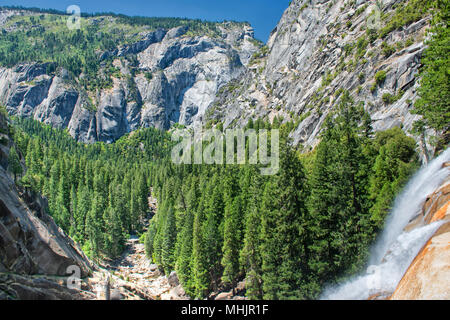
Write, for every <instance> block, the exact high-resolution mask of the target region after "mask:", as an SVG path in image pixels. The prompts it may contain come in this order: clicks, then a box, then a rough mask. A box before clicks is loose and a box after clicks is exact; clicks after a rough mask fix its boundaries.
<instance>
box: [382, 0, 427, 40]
mask: <svg viewBox="0 0 450 320" xmlns="http://www.w3.org/2000/svg"><path fill="white" fill-rule="evenodd" d="M434 1H435V0H409V1H404V2H402V3H400V5H399V6H398V7H397V9H396V10H395V12H394V13H393V14H392V15H391V16H390V17H388V18H387V19H386V21H388V22H387V24H386V25H385V26H384V27H383V28H382V29H381V30H380V31H379V36H380V38H384V37H386V36H387V35H388V34H389V33H390V32H392V31H394V30H396V29H399V28H401V27H403V26H407V25H409V24H411V23H413V22H416V21H418V20H420V19H422V18H423V17H425V16H426V15H427V14H428V13H429V9H430V7H431V6H432V4H433V2H434Z"/></svg>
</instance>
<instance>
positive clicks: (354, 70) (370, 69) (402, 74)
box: [208, 0, 429, 148]
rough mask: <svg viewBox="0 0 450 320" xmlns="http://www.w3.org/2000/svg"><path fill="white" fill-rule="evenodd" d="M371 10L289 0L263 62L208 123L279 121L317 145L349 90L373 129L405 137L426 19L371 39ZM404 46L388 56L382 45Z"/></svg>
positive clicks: (389, 5)
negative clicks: (381, 76)
mask: <svg viewBox="0 0 450 320" xmlns="http://www.w3.org/2000/svg"><path fill="white" fill-rule="evenodd" d="M400 2H402V1H396V0H385V1H382V3H383V13H386V14H390V13H393V12H394V11H395V8H394V6H395V5H396V4H397V5H398V4H399V3H400ZM349 3H351V5H350V4H349ZM373 10H374V1H368V0H361V1H354V2H349V1H346V0H336V1H324V0H313V1H310V0H294V1H291V4H290V6H289V8H288V9H287V10H286V11H285V12H284V14H283V16H282V18H281V20H280V22H279V23H278V25H277V26H276V28H275V29H274V30H273V32H272V34H271V36H270V39H269V41H268V43H267V47H268V48H267V54H266V55H265V57H263V58H261V59H259V60H255V61H254V63H251V64H250V67H249V69H248V71H247V72H246V73H245V74H244V75H243V76H242V77H240V78H238V80H237V83H236V84H234V83H233V86H230V87H228V88H226V90H224V92H222V93H221V94H219V96H218V98H217V100H216V103H215V104H214V107H213V110H211V112H209V113H208V115H209V116H210V119H214V120H216V122H219V121H220V122H223V125H224V127H225V128H227V127H236V126H237V127H239V126H244V125H245V124H246V123H247V122H248V120H249V119H250V118H253V119H257V118H266V119H269V120H272V119H273V118H274V117H275V116H278V117H279V118H283V119H284V121H293V122H294V123H295V126H296V128H295V130H294V132H293V133H292V134H291V137H292V138H293V143H294V144H302V145H303V146H305V147H306V148H309V147H314V146H315V145H316V144H317V143H318V141H319V133H320V132H321V129H322V124H323V122H324V119H325V118H326V116H327V115H328V114H329V113H330V111H332V110H333V108H335V106H336V104H337V103H338V98H339V94H338V93H339V92H342V91H341V90H347V91H349V93H350V95H351V96H352V97H353V99H354V100H355V103H361V104H362V105H364V106H365V109H366V110H367V111H368V112H369V114H370V115H371V118H372V120H373V121H374V122H373V128H374V130H376V131H378V130H386V129H389V128H392V127H395V126H401V127H402V128H403V129H404V130H405V131H406V132H407V131H408V130H409V129H411V127H412V123H413V122H414V121H415V120H416V119H417V118H416V116H415V115H412V114H411V113H410V111H411V109H412V106H413V103H414V101H415V100H416V99H417V92H416V90H417V87H418V83H417V78H416V75H417V73H418V69H419V67H420V65H421V64H420V59H421V57H422V54H423V51H424V49H425V46H424V43H423V40H424V39H425V37H424V35H425V31H426V29H427V27H428V25H429V17H424V18H423V19H422V20H420V21H417V22H415V23H412V24H410V25H408V26H405V27H404V28H399V29H397V30H395V31H393V32H391V33H389V34H388V35H386V37H385V38H383V39H380V38H378V39H375V40H373V41H371V40H369V38H368V36H367V34H366V30H367V27H368V24H369V23H370V22H371V14H372V11H373ZM372 23H373V22H372ZM381 23H384V22H381ZM366 41H367V42H366ZM400 43H403V44H405V46H404V47H403V48H399V49H395V50H394V51H395V52H394V53H392V55H390V56H386V54H385V51H383V48H385V44H388V45H389V46H392V47H394V48H396V45H398V44H400ZM358 46H359V49H358ZM379 71H385V72H386V79H385V80H384V81H383V82H382V83H380V85H378V86H376V87H374V88H372V86H373V84H374V82H375V75H376V73H377V72H379ZM400 92H401V93H402V95H401V98H399V99H398V100H397V101H395V102H392V103H386V102H385V101H384V100H383V95H385V94H390V95H392V96H395V95H397V94H398V93H400Z"/></svg>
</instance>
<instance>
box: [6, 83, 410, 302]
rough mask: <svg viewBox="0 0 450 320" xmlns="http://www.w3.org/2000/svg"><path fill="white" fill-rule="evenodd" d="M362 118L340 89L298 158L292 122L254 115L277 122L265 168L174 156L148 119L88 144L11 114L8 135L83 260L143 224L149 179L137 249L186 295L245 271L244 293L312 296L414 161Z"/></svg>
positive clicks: (109, 252) (379, 217)
mask: <svg viewBox="0 0 450 320" xmlns="http://www.w3.org/2000/svg"><path fill="white" fill-rule="evenodd" d="M370 123H371V122H370V118H369V117H368V115H367V114H366V113H365V112H364V110H363V106H361V105H355V104H354V103H353V101H352V100H351V99H350V97H349V93H348V92H347V91H345V90H344V91H342V93H341V97H340V104H339V107H338V110H337V111H336V113H335V114H332V115H330V116H329V117H328V118H327V121H326V125H325V127H324V129H325V130H324V132H323V134H322V141H321V143H320V144H319V146H318V147H317V150H315V151H314V152H313V153H311V154H308V155H302V156H301V157H300V156H299V154H298V153H297V151H296V150H295V149H293V148H292V147H290V146H289V143H288V139H287V138H286V137H287V136H288V132H289V131H290V130H291V129H292V128H291V125H290V124H289V123H285V124H281V122H277V121H274V123H273V124H271V123H269V122H265V121H263V120H262V119H256V120H254V121H251V122H250V123H249V124H248V127H249V128H250V127H251V128H254V129H256V130H261V129H270V128H272V127H273V126H274V127H278V128H279V129H280V131H281V137H282V138H281V141H280V142H281V143H280V147H281V150H280V170H279V172H278V173H277V174H276V175H274V176H262V175H261V174H260V172H259V166H258V165H256V166H255V165H248V164H247V165H240V166H229V165H208V166H206V165H174V164H172V162H171V161H170V159H169V158H168V156H169V152H170V150H171V146H172V145H173V143H172V142H171V141H170V139H169V138H170V136H169V134H168V133H163V132H160V131H157V130H155V129H145V130H139V131H137V132H136V133H134V134H133V135H132V136H126V137H123V138H122V139H120V140H118V141H117V142H115V143H114V144H111V145H105V144H103V143H97V144H94V145H87V146H85V145H81V144H78V143H76V142H74V141H73V140H72V139H71V138H70V137H69V136H68V135H67V133H65V132H62V131H58V130H53V129H51V128H49V127H48V126H45V125H42V124H40V123H37V122H35V121H30V120H21V119H16V120H15V125H16V128H17V130H16V134H15V136H14V139H15V142H16V145H17V146H18V148H20V150H21V152H22V153H23V154H24V155H25V160H26V164H27V168H28V170H27V174H26V177H27V180H26V181H27V183H28V185H29V186H31V187H33V188H35V189H36V190H38V191H41V192H42V193H43V194H44V195H46V196H47V197H48V199H49V206H50V213H51V214H52V215H53V217H54V219H55V221H56V222H57V223H58V224H59V225H60V226H61V227H62V228H63V229H64V230H66V232H68V233H69V234H70V235H71V236H72V237H73V238H74V239H75V240H76V241H78V242H80V244H81V245H82V247H83V248H84V250H86V251H87V253H88V254H89V255H90V256H91V257H92V258H104V257H114V256H117V255H118V254H120V253H121V251H122V250H123V247H124V243H125V240H126V238H127V236H128V235H129V234H141V233H142V231H143V225H144V224H145V220H146V218H150V217H149V212H148V205H147V201H148V200H147V197H148V196H149V192H150V186H151V187H152V190H153V196H154V197H156V198H157V200H158V204H159V206H158V211H157V213H156V215H154V216H153V217H152V218H151V220H150V223H149V226H148V230H147V232H146V233H145V237H143V241H144V243H145V250H146V254H147V256H148V257H149V258H150V259H151V260H152V261H153V262H154V263H156V264H158V265H159V266H160V268H161V270H163V271H164V273H166V274H169V273H170V272H171V271H172V270H176V271H177V274H178V277H179V279H180V282H181V284H182V285H183V287H184V289H185V290H186V292H187V293H188V294H189V296H191V297H193V298H201V299H202V298H205V297H207V296H208V294H209V293H211V292H213V291H217V290H218V289H219V288H220V287H225V288H229V289H231V288H234V287H235V286H236V284H237V283H238V282H239V281H242V280H244V279H245V280H246V290H247V291H246V295H247V297H249V298H251V299H313V298H317V296H318V295H319V294H320V292H321V289H322V287H323V285H324V284H325V283H326V282H327V283H328V282H334V281H338V280H339V279H341V278H342V277H344V276H346V275H349V274H351V273H353V272H355V271H357V270H359V268H360V267H361V266H362V265H363V263H364V261H365V258H366V253H367V250H368V247H369V246H370V244H371V242H372V240H373V239H374V238H375V236H376V234H377V232H378V231H379V230H380V228H381V226H382V222H383V219H384V217H385V215H386V212H387V211H388V210H389V207H390V205H391V203H392V200H393V198H394V196H395V193H396V192H398V191H399V190H400V189H401V187H402V186H403V184H404V183H405V181H406V180H407V179H408V177H409V176H410V174H411V173H412V172H413V171H414V170H415V168H416V167H417V157H416V155H415V151H414V147H415V143H414V141H413V140H411V139H410V138H406V136H405V135H404V134H403V132H401V130H399V129H396V130H392V131H389V132H386V133H379V134H377V135H376V137H375V138H373V134H372V131H371V126H370ZM246 147H247V150H248V146H246ZM24 178H25V177H24ZM22 180H23V179H22Z"/></svg>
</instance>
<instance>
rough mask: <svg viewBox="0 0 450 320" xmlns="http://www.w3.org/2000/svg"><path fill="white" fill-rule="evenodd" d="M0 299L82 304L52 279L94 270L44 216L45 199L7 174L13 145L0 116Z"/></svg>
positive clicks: (81, 253) (45, 214) (78, 295)
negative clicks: (75, 271)
mask: <svg viewBox="0 0 450 320" xmlns="http://www.w3.org/2000/svg"><path fill="white" fill-rule="evenodd" d="M0 132H1V141H0V142H1V143H0V300H2V299H82V298H84V297H83V295H82V294H81V293H80V292H77V291H74V290H70V289H68V288H67V287H66V286H65V285H63V283H59V282H58V281H55V279H57V278H59V279H62V277H67V276H68V274H67V268H68V267H70V266H77V267H79V270H80V276H81V277H83V278H84V277H87V276H88V275H90V274H91V272H92V270H93V265H92V264H91V262H90V261H89V259H87V258H86V256H85V255H84V253H83V252H82V251H81V250H80V249H79V247H78V246H77V245H76V244H75V243H74V242H73V241H72V240H71V239H70V238H69V237H68V236H66V235H65V234H64V232H63V231H62V230H61V229H60V228H59V227H58V226H57V225H56V224H55V223H54V221H53V219H52V218H51V217H50V216H49V215H48V214H47V213H46V208H47V203H46V200H45V199H43V198H42V197H40V196H39V195H37V194H34V193H33V192H32V191H29V190H23V189H21V188H18V187H17V186H16V184H15V183H14V181H13V179H12V177H11V174H10V173H9V172H8V171H7V168H8V155H9V151H10V148H11V146H12V145H13V144H12V141H11V139H10V138H9V136H8V134H7V132H8V129H7V124H6V120H5V117H4V116H3V115H2V114H0Z"/></svg>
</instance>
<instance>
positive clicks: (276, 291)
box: [261, 141, 307, 299]
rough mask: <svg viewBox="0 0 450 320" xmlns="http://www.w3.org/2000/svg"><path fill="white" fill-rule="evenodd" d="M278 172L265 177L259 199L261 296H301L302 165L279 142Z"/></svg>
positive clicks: (302, 266)
mask: <svg viewBox="0 0 450 320" xmlns="http://www.w3.org/2000/svg"><path fill="white" fill-rule="evenodd" d="M281 145H282V148H281V152H280V172H279V173H278V174H277V175H276V176H273V177H271V178H270V179H269V181H268V183H267V184H266V188H265V190H264V195H263V200H262V229H261V233H262V235H261V239H263V242H262V245H261V256H262V261H263V262H262V280H263V291H264V299H299V298H303V297H304V295H303V292H302V280H304V279H305V275H304V271H305V270H304V266H305V264H306V263H307V260H306V252H305V238H306V231H305V228H304V223H305V217H306V205H305V203H304V201H305V199H306V196H307V190H306V189H305V182H306V180H305V175H304V170H303V166H302V164H301V162H300V160H299V158H298V157H297V155H296V154H295V151H293V150H292V149H290V148H289V146H288V145H287V141H282V142H281Z"/></svg>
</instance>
